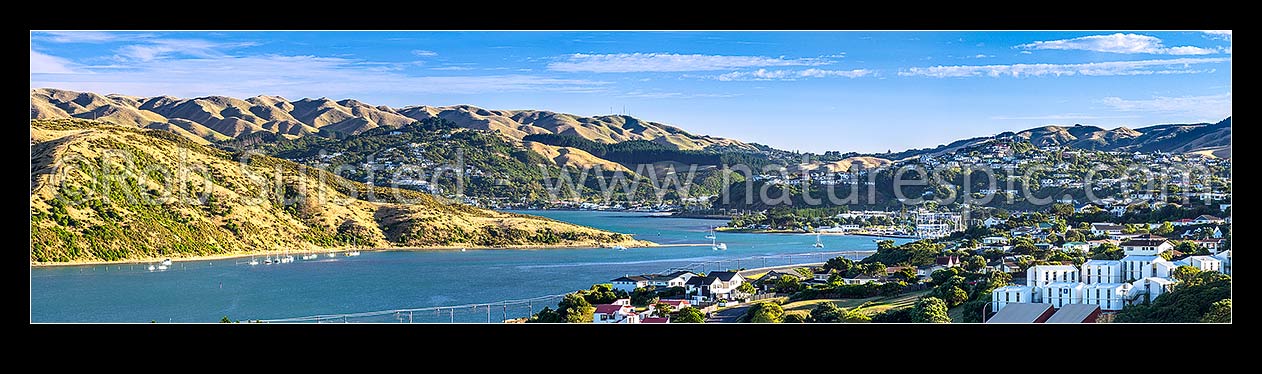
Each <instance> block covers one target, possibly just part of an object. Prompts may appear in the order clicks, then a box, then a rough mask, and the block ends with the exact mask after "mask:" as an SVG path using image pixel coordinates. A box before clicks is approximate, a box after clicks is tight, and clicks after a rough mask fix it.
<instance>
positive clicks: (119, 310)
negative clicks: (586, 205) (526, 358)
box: [31, 211, 906, 322]
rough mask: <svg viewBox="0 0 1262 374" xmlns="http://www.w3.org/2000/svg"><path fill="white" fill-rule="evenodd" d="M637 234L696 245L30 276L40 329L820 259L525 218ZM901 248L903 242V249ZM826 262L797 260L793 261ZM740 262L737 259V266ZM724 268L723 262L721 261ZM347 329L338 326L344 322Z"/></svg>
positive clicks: (777, 238) (422, 299)
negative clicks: (42, 326)
mask: <svg viewBox="0 0 1262 374" xmlns="http://www.w3.org/2000/svg"><path fill="white" fill-rule="evenodd" d="M521 213H528V214H536V215H542V216H547V217H551V218H554V219H558V220H562V221H567V222H573V223H577V224H583V225H588V226H592V227H597V228H601V229H605V230H611V231H615V232H622V233H629V234H635V235H636V237H637V238H639V239H645V240H649V241H653V242H657V243H660V244H690V243H693V244H695V243H703V244H707V245H706V246H698V247H670V246H667V247H660V248H632V249H628V250H625V251H618V250H611V249H599V248H590V249H546V250H468V251H465V252H460V251H379V252H363V254H362V255H360V256H357V257H344V256H341V255H339V256H338V257H335V258H329V257H327V256H323V255H322V256H321V257H320V259H319V260H314V261H303V260H297V261H295V262H293V263H289V264H277V265H258V266H249V265H247V264H246V263H245V262H246V261H248V259H227V260H215V261H189V262H176V263H175V264H174V265H173V266H172V267H171V269H169V270H167V271H159V272H149V271H148V270H146V269H145V268H144V267H142V266H139V265H111V266H104V265H97V266H68V267H56V268H32V269H31V321H33V322H149V321H158V322H216V321H218V320H219V319H220V318H222V317H224V316H228V317H229V318H231V319H238V320H247V319H272V318H286V317H299V316H308V315H322V314H339V313H356V312H367V311H376V310H390V309H402V308H425V307H435V306H449V305H465V304H476V303H493V302H498V301H501V300H511V299H523V298H531V297H537V296H544V295H553V294H562V293H566V292H571V291H573V290H576V289H581V288H587V287H590V286H591V285H592V284H594V283H602V282H607V281H609V280H610V279H613V278H616V277H619V276H622V275H626V274H641V273H655V272H661V271H665V270H667V269H672V268H677V267H689V268H692V269H694V270H697V271H712V270H716V269H728V268H739V267H744V268H753V267H760V266H764V265H766V266H772V265H784V264H788V263H789V261H790V259H787V258H770V259H765V260H763V259H755V258H751V257H757V256H767V255H782V254H791V253H808V252H819V251H820V249H818V248H814V247H812V246H811V244H813V243H814V242H815V237H814V236H813V235H802V234H725V233H719V234H718V241H720V242H724V243H727V245H728V250H726V251H714V250H712V249H711V248H710V247H709V246H708V244H709V242H710V240H709V239H706V238H705V235H706V232H707V230H708V228H709V227H710V226H711V225H718V224H722V223H723V221H717V220H705V219H689V218H662V217H651V216H649V215H647V214H642V213H628V212H589V211H529V212H521ZM822 240H823V242H824V244H825V249H824V250H826V251H841V250H859V249H869V250H870V249H875V248H876V243H875V242H873V240H872V238H870V237H861V236H824V237H823V239H822ZM905 241H906V240H899V241H898V242H900V243H901V242H905ZM823 258H826V256H800V257H798V258H795V259H792V261H793V262H794V263H801V262H806V261H808V260H810V261H820V260H822V259H823ZM737 259H740V260H737ZM719 261H723V262H722V263H719ZM555 301H556V300H555V299H554V300H551V301H548V302H538V303H534V304H529V305H528V304H514V305H508V306H498V305H497V306H494V307H492V308H490V309H491V312H492V313H491V316H492V317H491V319H492V320H493V321H496V322H498V321H499V320H500V319H502V317H504V316H508V317H510V318H511V317H521V316H524V315H527V314H529V312H530V311H531V310H535V311H537V310H538V309H539V308H541V307H542V306H543V305H544V304H547V305H550V306H553V307H555ZM487 309H488V308H486V307H482V308H480V309H479V308H459V309H456V310H447V311H441V312H439V311H430V312H426V313H413V315H412V316H405V315H393V314H392V315H388V316H376V317H372V318H361V319H358V320H351V321H353V322H397V321H400V320H401V321H407V319H408V318H409V317H411V318H412V319H413V320H414V321H415V322H447V321H450V320H452V319H454V320H456V321H458V322H461V321H463V322H486V320H487V319H488V317H487ZM339 322H340V321H339Z"/></svg>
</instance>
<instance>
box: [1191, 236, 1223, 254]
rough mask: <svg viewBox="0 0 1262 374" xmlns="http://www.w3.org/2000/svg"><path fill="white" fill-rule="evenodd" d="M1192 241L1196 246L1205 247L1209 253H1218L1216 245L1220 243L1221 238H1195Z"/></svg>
mask: <svg viewBox="0 0 1262 374" xmlns="http://www.w3.org/2000/svg"><path fill="white" fill-rule="evenodd" d="M1194 243H1196V246H1198V247H1201V248H1205V250H1208V251H1209V253H1211V254H1216V253H1218V246H1219V245H1221V244H1222V240H1221V239H1204V240H1196V241H1194Z"/></svg>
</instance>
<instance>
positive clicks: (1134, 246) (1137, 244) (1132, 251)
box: [1122, 235, 1174, 256]
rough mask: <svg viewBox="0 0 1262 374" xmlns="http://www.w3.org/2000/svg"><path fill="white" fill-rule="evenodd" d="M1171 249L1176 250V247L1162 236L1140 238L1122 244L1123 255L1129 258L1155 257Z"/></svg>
mask: <svg viewBox="0 0 1262 374" xmlns="http://www.w3.org/2000/svg"><path fill="white" fill-rule="evenodd" d="M1171 249H1174V245H1173V244H1170V241H1169V240H1166V238H1162V237H1160V236H1151V235H1150V236H1147V237H1144V236H1140V237H1136V238H1133V239H1131V240H1127V241H1125V242H1122V253H1123V254H1125V255H1127V256H1130V255H1140V256H1155V255H1159V254H1161V253H1162V252H1165V251H1169V250H1171Z"/></svg>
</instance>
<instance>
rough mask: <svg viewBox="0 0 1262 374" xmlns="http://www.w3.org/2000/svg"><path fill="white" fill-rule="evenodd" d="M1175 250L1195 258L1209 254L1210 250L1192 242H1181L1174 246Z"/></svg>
mask: <svg viewBox="0 0 1262 374" xmlns="http://www.w3.org/2000/svg"><path fill="white" fill-rule="evenodd" d="M1174 250H1176V251H1179V252H1182V253H1185V254H1189V255H1193V256H1201V255H1208V254H1209V249H1206V248H1205V247H1201V246H1199V245H1196V242H1194V241H1191V240H1182V241H1179V243H1178V244H1176V245H1175V246H1174Z"/></svg>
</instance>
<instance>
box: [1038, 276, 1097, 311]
mask: <svg viewBox="0 0 1262 374" xmlns="http://www.w3.org/2000/svg"><path fill="white" fill-rule="evenodd" d="M1086 286H1087V285H1085V284H1083V283H1082V282H1056V283H1051V284H1048V285H1046V286H1044V287H1040V288H1039V291H1042V293H1043V301H1042V302H1044V303H1048V304H1052V306H1053V307H1056V308H1060V307H1063V306H1065V305H1069V304H1082V290H1083V288H1085V287H1086Z"/></svg>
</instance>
